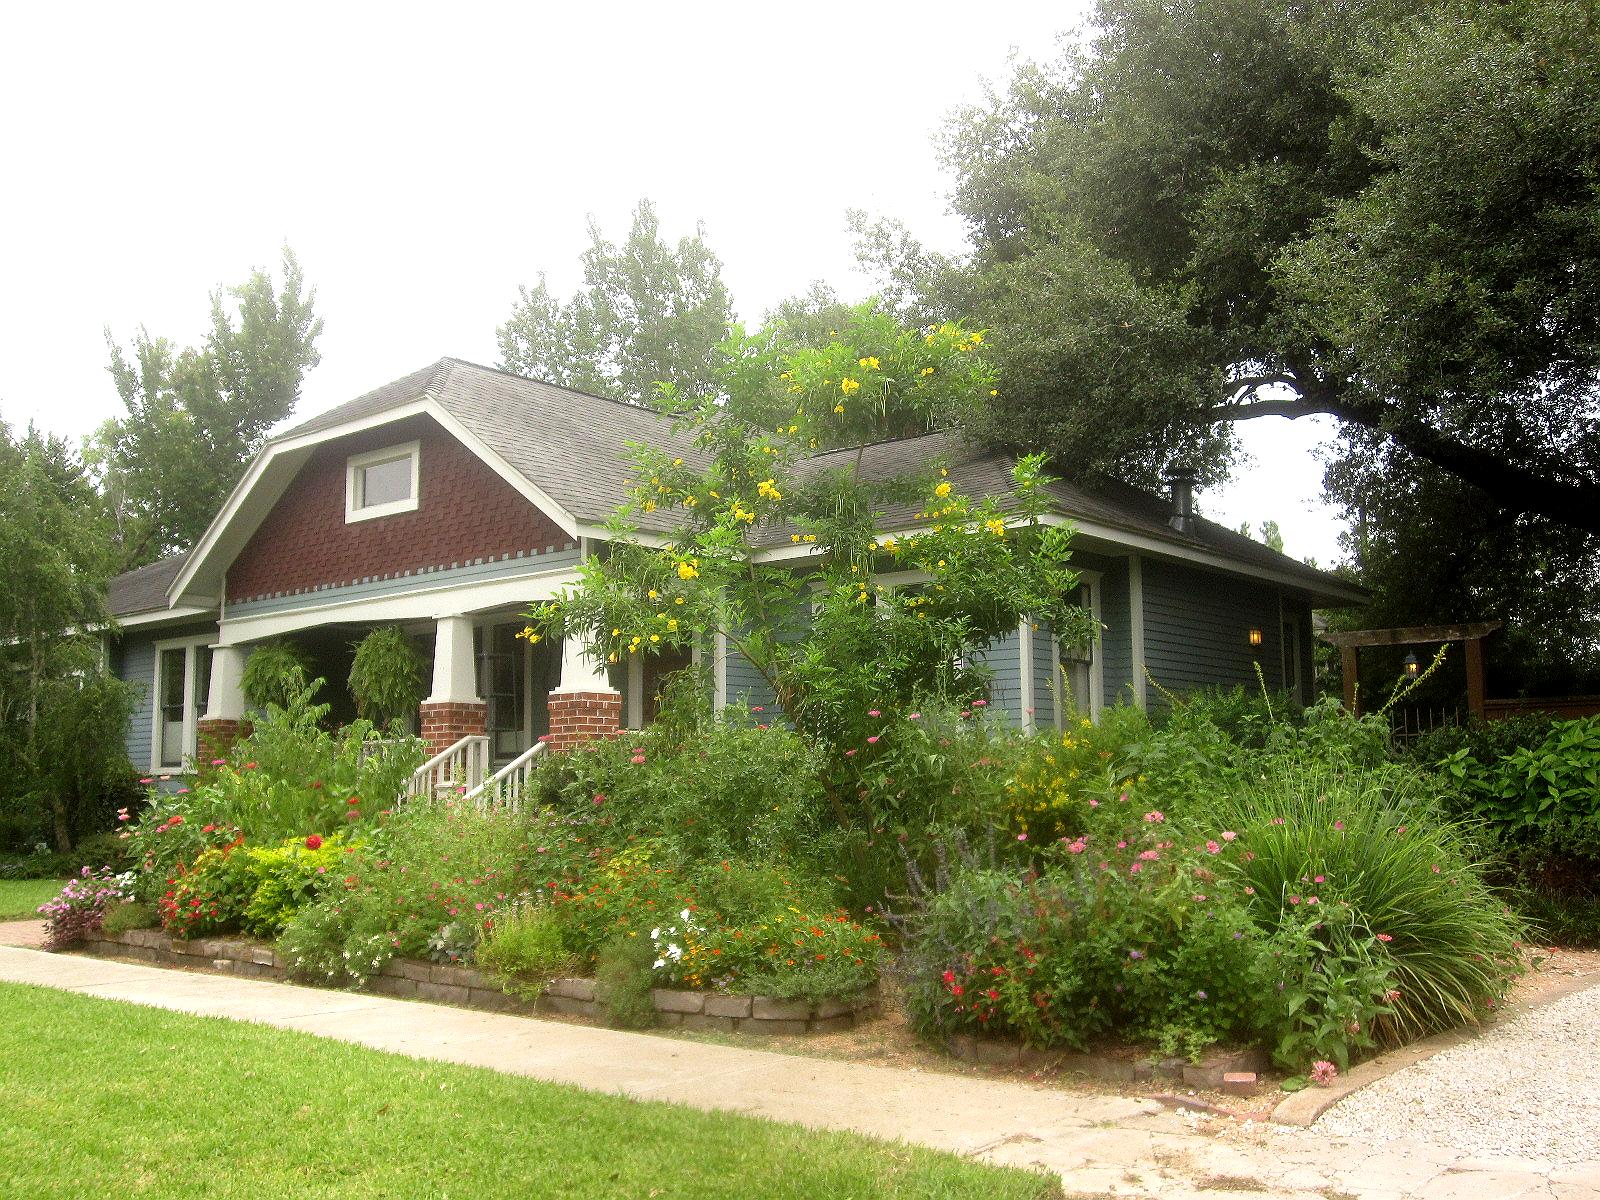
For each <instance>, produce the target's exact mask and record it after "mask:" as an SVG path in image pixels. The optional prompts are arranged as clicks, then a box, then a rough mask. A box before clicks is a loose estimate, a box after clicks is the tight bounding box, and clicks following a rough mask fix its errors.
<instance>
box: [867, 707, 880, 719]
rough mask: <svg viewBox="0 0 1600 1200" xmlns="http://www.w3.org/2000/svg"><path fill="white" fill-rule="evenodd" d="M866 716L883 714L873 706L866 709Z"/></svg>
mask: <svg viewBox="0 0 1600 1200" xmlns="http://www.w3.org/2000/svg"><path fill="white" fill-rule="evenodd" d="M867 716H869V717H881V716H883V714H882V713H881V712H879V711H878V710H877V709H875V708H869V709H867Z"/></svg>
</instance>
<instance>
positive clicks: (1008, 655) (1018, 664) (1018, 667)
mask: <svg viewBox="0 0 1600 1200" xmlns="http://www.w3.org/2000/svg"><path fill="white" fill-rule="evenodd" d="M1021 655H1022V650H1021V646H1020V643H1019V638H1018V635H1017V631H1016V630H1014V629H1013V630H1012V631H1011V632H1010V633H1008V634H1006V635H1005V636H1004V637H998V638H996V639H995V640H994V641H992V642H990V643H988V644H987V645H985V646H983V647H981V648H980V649H978V650H976V651H974V652H973V655H972V661H973V663H974V664H975V665H976V666H978V667H980V668H981V669H982V670H983V671H985V672H986V673H987V674H988V675H989V703H990V705H991V708H992V709H999V710H1000V711H1002V712H1004V713H1005V714H1006V715H1007V716H1008V717H1010V719H1011V720H1012V721H1013V722H1014V723H1016V724H1019V725H1020V724H1021V723H1022V661H1021Z"/></svg>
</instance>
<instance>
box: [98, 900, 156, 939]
mask: <svg viewBox="0 0 1600 1200" xmlns="http://www.w3.org/2000/svg"><path fill="white" fill-rule="evenodd" d="M159 924H161V918H160V916H158V915H157V913H156V910H155V909H154V908H152V907H151V906H150V905H148V904H141V903H140V902H139V901H137V900H122V901H117V902H116V903H113V904H108V905H107V906H106V911H105V916H104V917H102V918H101V921H100V928H102V929H104V930H105V931H106V932H107V933H126V932H128V930H130V929H154V928H155V927H156V926H157V925H159Z"/></svg>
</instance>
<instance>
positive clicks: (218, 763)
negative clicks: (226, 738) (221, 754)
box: [211, 758, 228, 767]
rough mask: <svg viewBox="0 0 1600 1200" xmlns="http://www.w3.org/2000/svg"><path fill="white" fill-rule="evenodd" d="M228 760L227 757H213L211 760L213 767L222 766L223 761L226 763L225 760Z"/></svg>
mask: <svg viewBox="0 0 1600 1200" xmlns="http://www.w3.org/2000/svg"><path fill="white" fill-rule="evenodd" d="M227 761H228V760H227V759H225V758H213V759H212V760H211V765H212V766H213V767H220V766H222V764H223V763H225V762H227Z"/></svg>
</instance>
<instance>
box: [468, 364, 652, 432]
mask: <svg viewBox="0 0 1600 1200" xmlns="http://www.w3.org/2000/svg"><path fill="white" fill-rule="evenodd" d="M439 361H440V362H449V363H454V364H455V365H456V366H458V367H471V368H472V369H473V370H475V371H487V372H489V373H490V374H491V375H504V376H505V377H506V378H507V379H515V380H517V381H518V382H521V383H537V384H539V385H540V386H541V387H548V388H556V389H558V390H559V391H563V392H571V393H572V394H573V395H574V396H587V397H589V398H590V399H591V400H604V401H605V402H606V403H607V404H615V405H616V406H617V407H619V408H625V409H627V410H628V411H629V412H637V413H645V414H647V415H649V416H652V417H664V416H666V415H667V414H666V413H663V412H662V411H661V410H660V409H657V408H651V407H650V406H649V405H645V404H635V403H634V402H633V401H631V400H621V399H619V398H617V397H616V396H606V395H602V394H601V393H600V392H590V391H585V390H584V389H583V388H575V387H573V386H572V385H571V384H569V383H556V382H555V381H554V380H551V379H538V378H536V377H535V376H532V375H524V374H522V373H521V372H520V371H509V370H507V369H506V368H505V367H491V366H488V365H486V364H484V363H480V362H473V361H472V360H471V359H470V358H457V357H456V356H454V355H446V356H445V357H444V358H442V359H440V360H439Z"/></svg>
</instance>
